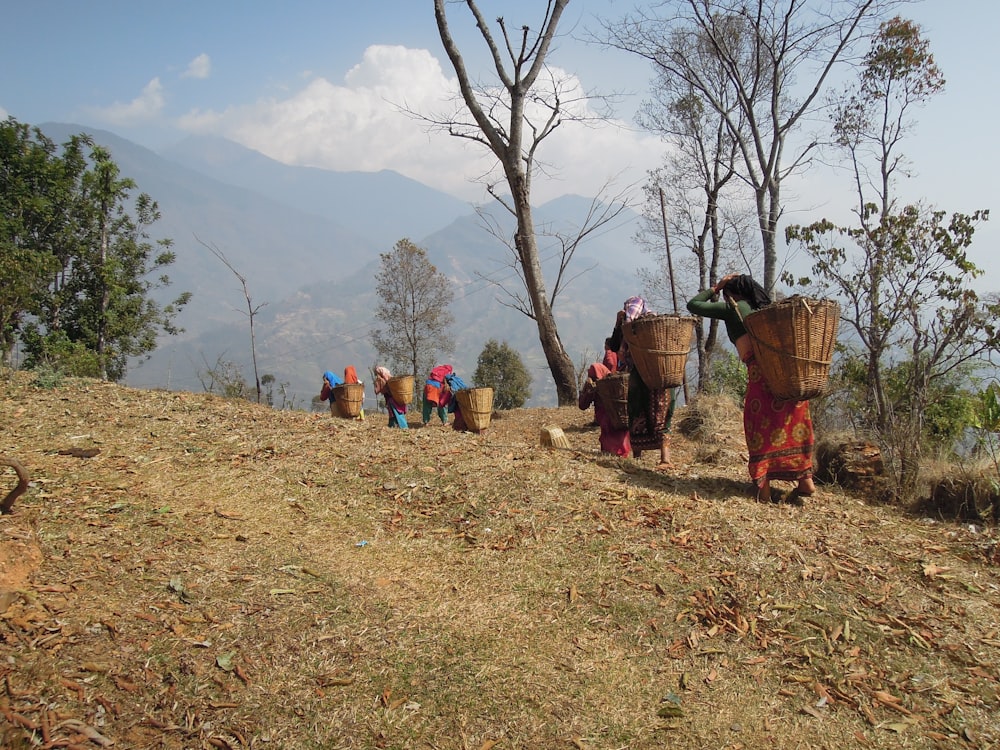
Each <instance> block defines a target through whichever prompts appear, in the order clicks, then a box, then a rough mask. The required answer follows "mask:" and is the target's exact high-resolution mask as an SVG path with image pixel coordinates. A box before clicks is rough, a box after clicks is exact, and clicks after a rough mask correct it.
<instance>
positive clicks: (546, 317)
mask: <svg viewBox="0 0 1000 750" xmlns="http://www.w3.org/2000/svg"><path fill="white" fill-rule="evenodd" d="M516 192H517V193H518V194H517V195H515V196H514V210H515V213H516V215H517V236H516V237H515V238H514V243H515V247H516V249H517V254H518V258H519V260H520V262H521V268H522V269H523V271H524V283H525V286H526V287H527V290H528V299H529V300H530V301H531V310H532V314H533V317H534V319H535V324H536V325H537V326H538V341H539V342H540V343H541V345H542V351H543V352H544V353H545V361H546V362H547V363H548V365H549V372H551V373H552V380H553V381H554V382H555V385H556V397H557V399H558V404H559V406H573V405H575V404H576V403H577V390H576V368H575V367H574V366H573V360H572V359H570V356H569V355H568V354H567V353H566V350H565V349H564V348H563V344H562V340H561V339H560V338H559V330H558V328H557V327H556V320H555V316H554V315H553V314H552V306H551V305H550V304H549V298H548V292H547V290H546V288H545V279H544V277H543V276H542V264H541V261H540V260H539V258H538V244H537V242H536V241H535V225H534V220H533V219H532V216H531V205H530V203H529V202H528V195H527V191H526V190H523V189H522V190H518V191H516Z"/></svg>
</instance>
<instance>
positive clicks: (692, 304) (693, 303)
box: [687, 289, 730, 320]
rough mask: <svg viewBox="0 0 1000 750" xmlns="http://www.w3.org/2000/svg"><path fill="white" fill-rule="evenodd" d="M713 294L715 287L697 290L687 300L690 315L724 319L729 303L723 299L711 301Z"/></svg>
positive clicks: (727, 312)
mask: <svg viewBox="0 0 1000 750" xmlns="http://www.w3.org/2000/svg"><path fill="white" fill-rule="evenodd" d="M714 295H715V289H705V290H704V291H701V292H698V293H697V294H696V295H695V296H693V297H692V298H691V299H689V300H688V303H687V309H688V312H689V313H691V314H692V315H700V316H701V317H703V318H716V319H718V320H725V319H726V317H727V316H728V314H729V309H730V308H729V304H728V303H727V302H725V301H723V300H720V301H718V302H712V297H713V296H714Z"/></svg>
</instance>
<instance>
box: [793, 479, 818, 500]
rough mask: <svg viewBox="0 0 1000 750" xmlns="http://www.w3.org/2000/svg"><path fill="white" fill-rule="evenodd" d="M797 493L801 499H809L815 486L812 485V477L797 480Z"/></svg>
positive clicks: (814, 490)
mask: <svg viewBox="0 0 1000 750" xmlns="http://www.w3.org/2000/svg"><path fill="white" fill-rule="evenodd" d="M796 492H798V493H799V494H800V495H802V496H803V497H810V496H811V495H813V494H814V493H815V492H816V485H815V484H813V480H812V477H803V478H802V479H800V480H799V486H798V487H797V488H796Z"/></svg>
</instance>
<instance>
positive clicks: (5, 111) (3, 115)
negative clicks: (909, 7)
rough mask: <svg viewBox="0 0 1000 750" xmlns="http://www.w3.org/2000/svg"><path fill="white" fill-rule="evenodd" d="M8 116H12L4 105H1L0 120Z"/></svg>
mask: <svg viewBox="0 0 1000 750" xmlns="http://www.w3.org/2000/svg"><path fill="white" fill-rule="evenodd" d="M8 117H10V113H9V112H8V111H7V110H6V109H4V108H3V107H0V120H6V119H7V118H8Z"/></svg>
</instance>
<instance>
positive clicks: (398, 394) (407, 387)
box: [386, 375, 413, 406]
mask: <svg viewBox="0 0 1000 750" xmlns="http://www.w3.org/2000/svg"><path fill="white" fill-rule="evenodd" d="M386 386H387V387H388V388H389V393H390V394H391V395H392V400H393V401H395V402H396V403H397V404H404V405H406V406H409V405H410V404H411V403H413V376H412V375H397V376H396V377H394V378H389V382H388V383H386Z"/></svg>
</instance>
